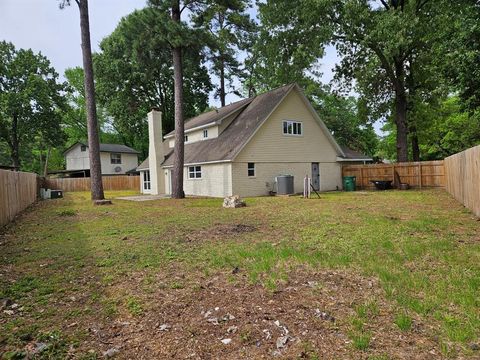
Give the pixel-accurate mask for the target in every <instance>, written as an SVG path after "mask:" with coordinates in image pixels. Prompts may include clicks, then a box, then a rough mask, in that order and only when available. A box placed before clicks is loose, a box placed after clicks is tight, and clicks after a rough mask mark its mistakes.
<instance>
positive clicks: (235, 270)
mask: <svg viewBox="0 0 480 360" xmlns="http://www.w3.org/2000/svg"><path fill="white" fill-rule="evenodd" d="M239 272H240V268H239V267H238V266H235V267H234V268H233V270H232V274H233V275H235V274H238V273H239Z"/></svg>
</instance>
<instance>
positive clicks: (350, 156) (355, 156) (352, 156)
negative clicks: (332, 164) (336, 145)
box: [340, 145, 373, 161]
mask: <svg viewBox="0 0 480 360" xmlns="http://www.w3.org/2000/svg"><path fill="white" fill-rule="evenodd" d="M340 147H341V148H342V150H343V153H344V154H345V156H341V158H342V159H344V160H345V161H353V160H361V161H372V160H373V159H372V158H371V157H369V156H367V155H364V154H362V153H361V152H358V151H356V150H352V149H350V148H349V147H347V146H344V145H341V146H340Z"/></svg>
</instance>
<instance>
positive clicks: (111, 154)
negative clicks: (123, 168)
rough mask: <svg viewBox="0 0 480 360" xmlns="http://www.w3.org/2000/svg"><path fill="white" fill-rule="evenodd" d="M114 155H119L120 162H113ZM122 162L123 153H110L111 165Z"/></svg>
mask: <svg viewBox="0 0 480 360" xmlns="http://www.w3.org/2000/svg"><path fill="white" fill-rule="evenodd" d="M113 155H118V159H119V160H120V162H113ZM121 164H122V154H121V153H110V165H121Z"/></svg>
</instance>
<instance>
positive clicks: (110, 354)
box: [103, 348, 120, 358]
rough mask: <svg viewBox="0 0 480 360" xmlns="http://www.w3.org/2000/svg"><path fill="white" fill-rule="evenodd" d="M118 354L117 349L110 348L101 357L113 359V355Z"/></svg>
mask: <svg viewBox="0 0 480 360" xmlns="http://www.w3.org/2000/svg"><path fill="white" fill-rule="evenodd" d="M119 352H120V350H118V349H117V348H111V349H108V350H107V351H105V352H104V353H103V356H105V357H107V358H111V357H114V356H115V355H117V354H118V353H119Z"/></svg>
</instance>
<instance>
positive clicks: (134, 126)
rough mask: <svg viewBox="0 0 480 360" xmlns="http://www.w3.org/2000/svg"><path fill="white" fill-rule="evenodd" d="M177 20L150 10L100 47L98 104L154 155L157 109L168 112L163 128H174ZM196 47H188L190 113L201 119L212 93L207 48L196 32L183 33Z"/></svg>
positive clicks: (133, 142) (125, 22) (132, 141)
mask: <svg viewBox="0 0 480 360" xmlns="http://www.w3.org/2000/svg"><path fill="white" fill-rule="evenodd" d="M170 23H171V22H170V21H169V19H168V14H167V15H166V14H165V13H164V12H162V10H161V9H159V8H153V7H147V8H145V9H142V10H138V11H134V12H133V13H132V14H130V15H128V16H126V17H125V18H123V19H122V20H121V21H120V23H119V25H118V26H117V28H116V29H115V31H114V32H113V33H112V34H111V35H109V36H108V37H106V38H105V39H104V40H103V41H102V42H101V44H100V49H101V52H100V53H99V54H97V55H96V56H95V57H94V64H95V70H96V72H95V74H96V77H97V78H96V80H97V93H98V100H99V102H100V104H102V106H104V107H105V109H106V110H107V111H108V113H109V114H110V115H111V116H112V117H113V122H112V126H113V127H114V128H115V129H116V130H117V131H118V133H119V134H121V137H122V140H123V142H124V143H125V144H128V145H130V146H133V147H134V148H136V149H138V150H141V151H143V153H144V155H146V154H147V152H148V131H147V124H146V115H147V113H148V112H149V111H150V110H151V109H152V108H154V107H155V108H159V109H160V110H161V111H162V113H163V117H162V119H163V128H164V131H165V132H169V131H171V130H173V128H174V100H173V68H172V50H171V44H172V42H175V41H180V40H181V39H179V38H178V36H179V35H175V38H169V37H168V36H169V35H171V32H172V31H173V30H172V29H171V28H169V26H170V25H169V24H170ZM182 31H185V32H186V33H187V34H186V36H187V38H188V39H189V40H188V41H191V43H190V46H188V47H187V48H185V50H184V54H183V61H184V98H185V102H184V104H183V105H184V106H183V109H184V112H185V117H186V118H188V117H192V116H194V115H197V114H198V113H200V112H203V110H204V109H205V108H206V107H207V105H208V94H209V91H210V90H211V89H212V85H211V82H210V78H209V76H208V71H207V69H206V67H205V66H204V65H203V60H204V58H203V56H202V51H201V50H202V48H203V46H202V44H200V43H199V42H198V41H197V42H193V40H191V38H192V37H193V36H194V34H193V33H192V31H191V30H189V29H183V28H182Z"/></svg>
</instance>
